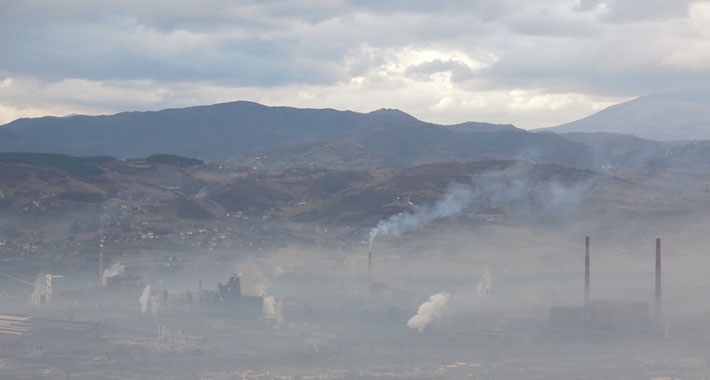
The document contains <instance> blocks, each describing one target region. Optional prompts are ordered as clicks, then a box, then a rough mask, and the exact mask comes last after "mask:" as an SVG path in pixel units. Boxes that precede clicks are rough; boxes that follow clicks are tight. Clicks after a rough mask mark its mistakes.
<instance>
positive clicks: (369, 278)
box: [367, 251, 372, 285]
mask: <svg viewBox="0 0 710 380" xmlns="http://www.w3.org/2000/svg"><path fill="white" fill-rule="evenodd" d="M367 281H368V282H369V283H370V285H372V251H367Z"/></svg>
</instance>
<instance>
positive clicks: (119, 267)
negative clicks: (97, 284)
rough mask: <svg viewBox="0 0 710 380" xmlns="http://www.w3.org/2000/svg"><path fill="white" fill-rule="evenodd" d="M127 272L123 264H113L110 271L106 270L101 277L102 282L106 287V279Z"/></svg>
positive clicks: (109, 268)
mask: <svg viewBox="0 0 710 380" xmlns="http://www.w3.org/2000/svg"><path fill="white" fill-rule="evenodd" d="M125 270H126V266H125V265H123V263H121V262H115V263H113V264H111V266H110V267H108V269H105V270H104V273H103V276H102V277H101V282H102V283H103V284H104V285H106V279H108V278H109V277H114V276H118V275H120V274H123V272H124V271H125Z"/></svg>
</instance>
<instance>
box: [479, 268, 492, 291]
mask: <svg viewBox="0 0 710 380" xmlns="http://www.w3.org/2000/svg"><path fill="white" fill-rule="evenodd" d="M491 281H492V278H491V274H490V272H488V268H484V269H483V276H482V277H481V278H480V279H479V280H478V283H477V284H476V294H478V296H479V297H487V296H488V295H489V294H490V292H491Z"/></svg>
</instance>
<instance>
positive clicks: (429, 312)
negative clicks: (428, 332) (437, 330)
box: [407, 292, 449, 331]
mask: <svg viewBox="0 0 710 380" xmlns="http://www.w3.org/2000/svg"><path fill="white" fill-rule="evenodd" d="M448 302H449V293H445V292H442V293H437V294H434V295H433V296H430V297H429V299H428V300H427V301H426V302H424V303H423V304H421V305H420V306H419V310H417V314H415V315H414V316H413V317H412V318H410V319H409V321H407V327H409V328H413V329H417V330H419V331H423V330H424V328H425V327H427V326H428V325H429V323H431V321H432V320H434V318H436V317H439V316H440V315H441V313H442V312H443V311H444V308H445V307H446V304H447V303H448Z"/></svg>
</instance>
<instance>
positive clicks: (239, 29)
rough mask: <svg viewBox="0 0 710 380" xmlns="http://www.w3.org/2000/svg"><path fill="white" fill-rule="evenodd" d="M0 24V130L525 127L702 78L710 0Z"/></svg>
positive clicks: (420, 1)
mask: <svg viewBox="0 0 710 380" xmlns="http://www.w3.org/2000/svg"><path fill="white" fill-rule="evenodd" d="M198 3H199V5H195V4H198ZM0 33H1V34H2V36H3V37H2V38H0V124H2V123H6V122H9V121H11V120H14V119H16V118H19V117H26V116H41V115H66V114H72V113H87V114H101V113H113V112H118V111H125V110H156V109H162V108H168V107H182V106H189V105H198V104H211V103H218V102H225V101H232V100H252V101H256V102H260V103H264V104H268V105H290V106H297V107H315V108H325V107H331V108H337V109H351V110H355V111H371V110H375V109H378V108H383V107H387V108H399V109H401V110H403V111H405V112H408V113H410V114H412V115H414V116H416V117H418V118H420V119H422V120H426V121H433V122H439V123H456V122H462V121H466V120H475V121H489V122H501V123H514V124H516V125H518V126H520V127H523V128H536V127H544V126H551V125H556V124H559V123H563V122H567V121H571V120H575V119H578V118H581V117H584V116H587V115H589V114H591V113H593V112H595V111H597V110H599V109H601V108H603V107H606V106H608V105H611V104H614V103H618V102H621V101H624V100H627V99H631V98H633V97H636V96H639V95H644V94H649V93H655V92H664V91H678V90H685V89H692V88H697V87H699V86H702V85H705V86H707V84H708V83H710V1H690V0H687V1H686V0H545V1H530V0H468V1H457V0H452V1H430V0H392V1H385V0H362V1H355V0H352V1H347V0H321V1H315V0H284V1H275V0H274V1H270V0H254V1H248V0H243V1H239V0H202V1H194V0H155V1H145V0H102V1H89V0H86V1H84V0H2V2H0Z"/></svg>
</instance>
